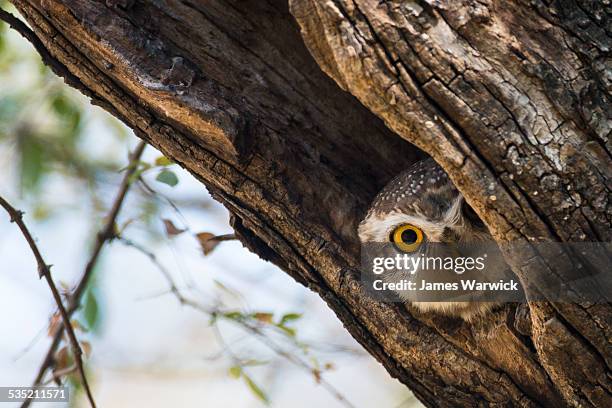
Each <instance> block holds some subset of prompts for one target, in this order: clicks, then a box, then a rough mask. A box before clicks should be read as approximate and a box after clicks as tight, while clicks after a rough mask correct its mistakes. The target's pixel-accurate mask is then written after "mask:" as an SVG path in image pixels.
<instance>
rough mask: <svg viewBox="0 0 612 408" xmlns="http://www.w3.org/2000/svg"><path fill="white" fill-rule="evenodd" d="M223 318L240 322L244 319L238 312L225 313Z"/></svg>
mask: <svg viewBox="0 0 612 408" xmlns="http://www.w3.org/2000/svg"><path fill="white" fill-rule="evenodd" d="M223 317H225V318H226V319H230V320H241V319H244V315H243V314H242V313H240V312H225V313H223Z"/></svg>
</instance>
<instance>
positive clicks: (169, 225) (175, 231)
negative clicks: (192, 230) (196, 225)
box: [162, 218, 187, 237]
mask: <svg viewBox="0 0 612 408" xmlns="http://www.w3.org/2000/svg"><path fill="white" fill-rule="evenodd" d="M162 221H163V223H164V228H166V235H167V236H168V237H174V236H176V235H180V234H182V233H183V232H185V231H187V230H186V229H180V228H178V227H177V226H176V225H174V223H173V222H172V221H170V220H168V219H165V218H164V219H162Z"/></svg>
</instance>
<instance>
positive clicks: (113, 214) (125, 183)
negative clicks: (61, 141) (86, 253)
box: [21, 141, 146, 408]
mask: <svg viewBox="0 0 612 408" xmlns="http://www.w3.org/2000/svg"><path fill="white" fill-rule="evenodd" d="M145 146H146V143H145V142H144V141H141V142H140V143H138V145H137V146H136V148H135V149H134V151H133V152H132V154H131V155H130V158H129V160H130V164H129V165H128V167H127V169H126V172H125V174H124V176H123V179H122V181H121V186H120V187H119V191H118V193H117V196H116V197H115V200H114V201H113V206H112V208H111V210H110V212H109V213H108V215H107V217H106V223H105V225H104V226H103V227H102V229H101V230H100V231H99V232H98V235H97V238H96V242H95V245H94V248H93V250H92V253H91V256H90V258H89V261H88V262H87V264H86V266H85V270H84V271H83V274H82V275H81V278H80V280H79V282H78V284H77V286H76V288H75V290H74V291H73V292H72V295H70V297H69V299H68V300H69V301H68V308H67V309H66V312H67V314H68V316H72V314H73V313H74V312H75V311H76V310H77V309H78V308H79V306H80V304H81V297H82V296H83V293H84V292H85V289H86V288H87V284H88V283H89V280H90V278H91V275H92V272H93V270H94V267H95V265H96V263H97V261H98V258H99V256H100V253H101V252H102V248H103V247H104V244H105V243H106V242H107V241H110V240H111V239H113V238H114V236H115V222H116V220H117V216H118V215H119V211H120V210H121V206H122V205H123V202H124V200H125V197H126V195H127V192H128V190H129V188H130V185H131V183H130V180H131V178H132V175H133V174H134V172H135V171H136V167H137V166H136V164H137V162H138V161H139V160H140V157H141V156H142V152H143V151H144V148H145ZM63 329H64V325H63V324H59V325H58V328H57V330H56V331H55V333H54V335H53V341H52V342H51V346H50V347H49V350H48V351H47V354H46V355H45V358H44V360H43V362H42V364H41V366H40V369H39V370H38V374H37V375H36V378H35V379H34V386H37V385H40V384H41V383H42V382H43V379H44V377H45V373H46V372H47V370H48V369H49V367H51V366H52V365H53V362H54V356H55V352H56V351H57V348H58V347H59V344H60V341H61V339H62V332H63ZM31 403H32V400H26V401H24V403H23V404H22V405H21V408H27V407H29V406H30V404H31Z"/></svg>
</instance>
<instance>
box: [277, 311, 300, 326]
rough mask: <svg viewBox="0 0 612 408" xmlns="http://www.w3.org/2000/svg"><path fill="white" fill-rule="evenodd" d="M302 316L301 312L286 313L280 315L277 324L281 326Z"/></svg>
mask: <svg viewBox="0 0 612 408" xmlns="http://www.w3.org/2000/svg"><path fill="white" fill-rule="evenodd" d="M301 317H302V314H301V313H287V314H285V315H283V317H281V319H280V322H278V324H279V325H280V326H283V325H284V324H285V323H288V322H292V321H294V320H298V319H300V318H301Z"/></svg>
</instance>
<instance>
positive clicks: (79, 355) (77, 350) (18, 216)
mask: <svg viewBox="0 0 612 408" xmlns="http://www.w3.org/2000/svg"><path fill="white" fill-rule="evenodd" d="M0 206H2V207H4V209H5V210H6V212H8V214H9V216H10V217H11V222H14V223H15V224H17V226H18V227H19V229H20V230H21V232H22V234H23V236H24V238H25V239H26V241H27V242H28V245H29V246H30V249H31V250H32V253H33V254H34V258H35V259H36V264H37V265H38V276H39V278H45V280H46V281H47V284H48V285H49V289H51V294H52V295H53V299H54V300H55V303H56V304H57V307H58V309H59V312H60V315H61V316H62V321H63V323H64V327H65V328H66V333H67V334H68V340H69V341H70V349H71V350H72V354H73V357H74V362H75V364H76V367H77V371H78V373H79V377H80V378H81V383H82V384H83V388H84V389H85V393H86V394H87V399H88V400H89V404H90V405H91V406H92V408H96V403H95V402H94V398H93V394H92V393H91V389H90V388H89V383H88V382H87V377H86V376H85V369H84V368H83V350H81V346H80V345H79V341H78V340H77V338H76V334H75V333H74V328H73V327H72V325H71V324H70V315H69V314H68V312H67V311H66V308H65V307H64V303H63V302H62V297H61V295H60V293H59V291H58V290H57V287H56V286H55V282H53V278H52V277H51V269H50V268H51V267H50V266H49V265H48V264H47V263H46V262H45V260H44V259H43V257H42V254H41V253H40V250H39V249H38V246H37V245H36V241H34V238H33V237H32V234H30V231H29V230H28V227H27V226H26V225H25V222H24V221H23V212H21V211H19V210H17V209H16V208H15V207H13V206H12V205H10V204H9V203H8V202H7V201H6V200H5V199H4V198H2V197H0Z"/></svg>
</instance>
